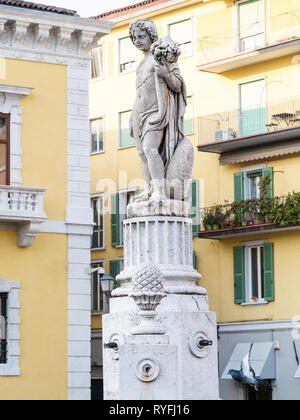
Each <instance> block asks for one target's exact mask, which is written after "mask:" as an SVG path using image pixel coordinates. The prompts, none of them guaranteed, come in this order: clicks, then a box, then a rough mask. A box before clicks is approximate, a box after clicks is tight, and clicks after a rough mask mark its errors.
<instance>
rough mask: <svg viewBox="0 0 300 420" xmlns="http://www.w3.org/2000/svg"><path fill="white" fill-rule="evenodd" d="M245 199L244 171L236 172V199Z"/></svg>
mask: <svg viewBox="0 0 300 420" xmlns="http://www.w3.org/2000/svg"><path fill="white" fill-rule="evenodd" d="M242 200H244V173H243V172H238V173H236V174H234V201H242Z"/></svg>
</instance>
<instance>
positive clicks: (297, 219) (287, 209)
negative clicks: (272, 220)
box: [284, 193, 300, 225]
mask: <svg viewBox="0 0 300 420" xmlns="http://www.w3.org/2000/svg"><path fill="white" fill-rule="evenodd" d="M284 219H285V222H286V223H288V224H289V223H290V224H293V225H297V224H299V223H300V193H292V194H289V195H288V196H287V198H286V201H285V205H284Z"/></svg>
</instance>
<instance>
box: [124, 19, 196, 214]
mask: <svg viewBox="0 0 300 420" xmlns="http://www.w3.org/2000/svg"><path fill="white" fill-rule="evenodd" d="M130 38H131V40H132V42H133V44H134V45H135V47H136V48H138V49H139V50H141V51H142V52H143V54H144V58H143V60H142V62H141V63H140V64H139V66H138V68H137V81H136V100H135V103H134V106H133V110H132V114H131V118H130V133H131V136H132V137H133V138H134V140H135V144H136V147H137V150H138V153H139V157H140V161H141V166H142V172H143V177H144V179H145V190H144V191H143V192H141V193H140V194H139V195H137V196H136V197H135V199H134V202H133V203H131V204H130V205H129V206H128V216H129V217H138V216H155V215H163V216H168V215H170V216H183V217H188V215H189V208H190V203H189V202H187V200H185V199H186V197H187V196H188V192H189V185H190V178H191V174H192V168H193V164H194V150H193V146H192V144H191V142H190V141H189V140H188V139H186V138H185V137H184V114H185V110H186V105H187V98H186V86H185V82H184V80H183V78H182V76H181V74H180V70H179V66H178V57H179V56H180V48H179V45H178V44H177V42H175V41H173V40H172V39H171V38H169V37H166V38H162V39H159V37H158V34H157V29H156V26H155V24H154V22H152V21H151V20H148V19H142V20H138V21H136V22H133V23H131V25H130Z"/></svg>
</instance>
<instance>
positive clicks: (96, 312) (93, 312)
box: [92, 311, 107, 316]
mask: <svg viewBox="0 0 300 420" xmlns="http://www.w3.org/2000/svg"><path fill="white" fill-rule="evenodd" d="M106 313H107V312H102V311H92V316H102V315H105V314H106Z"/></svg>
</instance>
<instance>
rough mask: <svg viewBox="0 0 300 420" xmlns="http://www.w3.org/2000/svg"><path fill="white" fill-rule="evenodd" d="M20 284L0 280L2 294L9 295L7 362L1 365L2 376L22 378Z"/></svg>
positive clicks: (0, 372)
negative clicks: (20, 363) (20, 362)
mask: <svg viewBox="0 0 300 420" xmlns="http://www.w3.org/2000/svg"><path fill="white" fill-rule="evenodd" d="M20 287H21V286H20V282H19V281H5V280H3V279H2V278H0V292H1V293H7V295H8V296H7V322H6V329H7V330H6V336H7V340H6V342H7V361H6V363H5V364H1V365H0V377H1V376H20V374H21V372H20V367H19V358H20V330H19V327H20Z"/></svg>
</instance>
